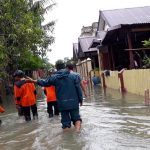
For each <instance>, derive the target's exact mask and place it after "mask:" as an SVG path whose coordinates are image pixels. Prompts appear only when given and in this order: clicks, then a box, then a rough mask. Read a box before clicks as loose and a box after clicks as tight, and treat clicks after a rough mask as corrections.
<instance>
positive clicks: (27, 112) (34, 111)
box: [22, 104, 38, 121]
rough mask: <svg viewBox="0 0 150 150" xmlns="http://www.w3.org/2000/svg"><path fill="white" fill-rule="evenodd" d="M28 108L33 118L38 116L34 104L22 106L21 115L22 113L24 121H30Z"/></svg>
mask: <svg viewBox="0 0 150 150" xmlns="http://www.w3.org/2000/svg"><path fill="white" fill-rule="evenodd" d="M30 109H31V111H32V115H33V119H35V118H37V117H38V113H37V106H36V104H34V105H32V106H26V107H22V110H23V115H24V117H25V120H26V121H30V120H31V113H30Z"/></svg>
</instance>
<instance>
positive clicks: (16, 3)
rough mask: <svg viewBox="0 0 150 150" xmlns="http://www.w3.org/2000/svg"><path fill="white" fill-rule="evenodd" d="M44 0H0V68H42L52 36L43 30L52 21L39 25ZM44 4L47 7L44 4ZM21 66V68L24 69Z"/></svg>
mask: <svg viewBox="0 0 150 150" xmlns="http://www.w3.org/2000/svg"><path fill="white" fill-rule="evenodd" d="M44 1H45V0H41V1H38V2H35V3H33V1H32V0H30V3H29V1H28V0H0V70H1V71H3V72H5V71H6V72H7V73H9V74H12V72H13V71H14V70H15V69H16V68H18V67H21V69H25V68H28V69H31V70H35V69H38V68H42V67H43V64H45V63H44V62H43V60H42V59H41V57H40V56H42V58H43V57H44V56H46V53H47V51H49V48H48V47H49V45H51V44H52V43H53V42H54V37H53V36H52V32H51V33H47V31H48V30H49V29H50V28H52V29H53V27H54V24H55V23H54V22H51V24H50V23H49V24H48V25H47V26H46V25H45V26H44V27H42V26H41V23H42V21H43V14H44V12H45V10H46V8H44V7H45V6H44V5H43V4H44ZM46 7H48V6H46ZM24 67H25V68H24Z"/></svg>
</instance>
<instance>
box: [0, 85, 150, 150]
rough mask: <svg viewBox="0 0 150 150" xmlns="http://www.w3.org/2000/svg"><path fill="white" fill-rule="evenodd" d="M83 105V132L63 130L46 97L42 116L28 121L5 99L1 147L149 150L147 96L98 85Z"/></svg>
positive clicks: (6, 149) (20, 149) (12, 149)
mask: <svg viewBox="0 0 150 150" xmlns="http://www.w3.org/2000/svg"><path fill="white" fill-rule="evenodd" d="M90 90H91V91H90V92H89V93H92V94H91V96H90V97H88V98H86V99H85V102H84V106H83V107H81V115H82V119H83V124H82V130H81V133H76V132H75V131H74V130H72V131H70V132H62V129H61V124H60V117H54V118H51V119H49V118H48V116H47V112H46V103H45V100H43V99H40V100H39V101H38V111H39V120H34V121H32V122H30V123H26V122H25V121H24V120H23V119H22V118H19V117H18V116H17V112H16V109H15V106H14V104H13V101H12V100H11V98H10V99H7V100H6V101H5V102H4V106H5V108H6V111H7V112H6V113H4V114H3V115H1V116H0V117H1V119H2V120H3V124H2V126H1V127H0V149H3V150H77V149H78V150H117V149H118V150H126V149H128V150H133V149H136V150H147V149H150V119H149V114H150V108H149V107H148V106H144V103H143V101H144V98H143V97H141V96H137V95H133V94H129V93H128V94H125V95H121V94H120V92H119V91H116V90H112V89H107V90H106V91H105V93H104V91H103V90H102V89H101V88H100V87H99V86H96V87H95V88H94V89H90Z"/></svg>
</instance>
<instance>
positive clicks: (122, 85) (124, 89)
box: [118, 69, 126, 92]
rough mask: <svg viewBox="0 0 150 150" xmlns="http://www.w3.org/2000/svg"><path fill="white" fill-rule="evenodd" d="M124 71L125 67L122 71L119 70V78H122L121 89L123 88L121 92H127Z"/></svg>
mask: <svg viewBox="0 0 150 150" xmlns="http://www.w3.org/2000/svg"><path fill="white" fill-rule="evenodd" d="M123 72H124V69H122V70H121V71H120V72H118V78H119V80H120V90H121V92H126V88H125V86H124V79H123Z"/></svg>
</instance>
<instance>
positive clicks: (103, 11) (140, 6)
mask: <svg viewBox="0 0 150 150" xmlns="http://www.w3.org/2000/svg"><path fill="white" fill-rule="evenodd" d="M144 7H150V6H138V7H128V8H116V9H107V10H100V11H102V12H104V11H114V10H125V9H134V8H144Z"/></svg>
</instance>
